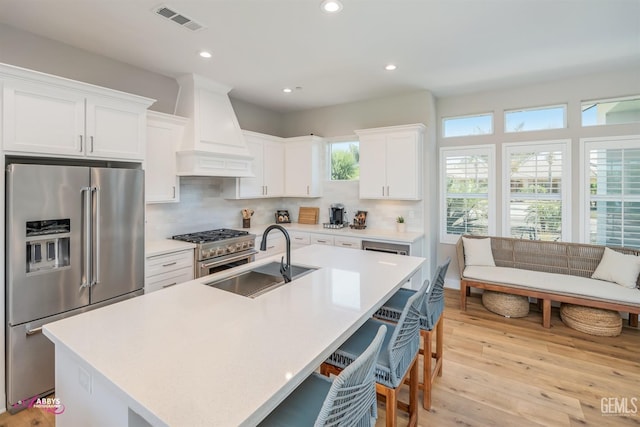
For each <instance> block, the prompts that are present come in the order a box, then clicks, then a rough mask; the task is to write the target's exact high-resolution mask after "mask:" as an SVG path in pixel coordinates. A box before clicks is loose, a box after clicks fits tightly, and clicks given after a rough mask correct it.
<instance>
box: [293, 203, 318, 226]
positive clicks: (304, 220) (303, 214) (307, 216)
mask: <svg viewBox="0 0 640 427" xmlns="http://www.w3.org/2000/svg"><path fill="white" fill-rule="evenodd" d="M319 217H320V208H305V207H300V211H299V212H298V223H299V224H317V223H318V218H319Z"/></svg>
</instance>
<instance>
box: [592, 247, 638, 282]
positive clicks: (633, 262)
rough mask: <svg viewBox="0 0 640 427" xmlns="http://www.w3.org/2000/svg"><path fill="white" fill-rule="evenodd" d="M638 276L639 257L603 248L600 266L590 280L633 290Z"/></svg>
mask: <svg viewBox="0 0 640 427" xmlns="http://www.w3.org/2000/svg"><path fill="white" fill-rule="evenodd" d="M638 274H640V257H638V256H635V255H625V254H621V253H620V252H616V251H614V250H613V249H609V248H604V253H603V254H602V259H601V260H600V264H598V268H596V271H594V272H593V275H592V276H591V278H592V279H600V280H606V281H607V282H614V283H617V284H618V285H621V286H624V287H625V288H630V289H633V288H635V287H636V281H637V280H638Z"/></svg>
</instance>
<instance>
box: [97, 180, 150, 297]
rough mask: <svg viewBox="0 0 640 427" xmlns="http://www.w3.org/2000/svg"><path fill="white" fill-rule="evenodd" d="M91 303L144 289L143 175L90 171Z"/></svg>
mask: <svg viewBox="0 0 640 427" xmlns="http://www.w3.org/2000/svg"><path fill="white" fill-rule="evenodd" d="M91 186H92V187H93V188H94V190H93V191H92V193H93V194H92V204H93V221H92V223H93V227H92V234H93V249H92V277H91V304H94V303H96V302H100V301H105V300H108V299H110V298H113V297H115V296H118V295H123V294H126V293H128V292H133V291H135V290H138V289H142V288H143V287H144V195H143V191H144V172H143V171H141V170H138V169H106V168H92V169H91Z"/></svg>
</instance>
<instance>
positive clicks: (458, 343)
mask: <svg viewBox="0 0 640 427" xmlns="http://www.w3.org/2000/svg"><path fill="white" fill-rule="evenodd" d="M444 316H445V325H444V331H445V341H444V346H445V353H444V373H443V376H442V377H440V378H438V379H437V380H436V383H435V385H434V389H433V407H432V409H431V411H430V412H427V411H425V410H423V409H422V407H420V411H419V417H418V423H419V425H421V426H517V427H524V426H553V427H556V426H558V427H559V426H577V425H580V426H598V427H600V426H616V427H617V426H640V330H639V329H635V328H629V327H627V326H625V327H624V328H623V331H622V335H620V336H619V337H615V338H605V337H594V336H590V335H586V334H583V333H580V332H577V331H574V330H573V329H569V328H567V327H566V326H564V324H563V323H562V321H561V320H560V317H559V314H558V311H557V310H554V312H553V315H552V319H551V324H552V327H551V329H544V328H543V327H542V325H541V324H540V323H541V314H540V313H538V312H537V311H536V306H534V305H532V306H531V313H530V314H529V316H528V317H525V318H522V319H506V318H503V317H500V316H498V315H496V314H493V313H490V312H488V311H487V310H485V309H484V307H483V306H482V303H481V302H480V298H479V297H478V296H472V297H471V298H470V299H469V301H468V309H467V311H466V312H461V311H460V310H459V308H458V292H457V291H452V290H449V289H448V290H447V291H446V309H445V314H444ZM405 388H406V387H405ZM404 393H405V395H404V396H402V398H405V399H406V391H404ZM608 397H611V398H615V397H617V398H625V397H626V398H627V399H631V398H636V399H638V400H637V403H636V404H637V406H638V413H637V414H636V415H629V416H626V417H622V416H605V415H603V414H602V411H601V399H602V398H608ZM632 408H633V407H632V406H631V405H630V409H632ZM400 417H401V418H402V415H400ZM54 425H55V422H54V418H53V416H52V415H50V414H46V413H43V412H41V411H37V410H33V409H30V410H25V411H22V412H20V413H18V414H16V415H14V416H10V415H9V414H8V413H5V414H2V415H0V427H22V426H25V427H26V426H41V427H50V426H54ZM399 425H400V426H403V425H406V419H401V420H400V422H399ZM376 426H384V407H383V406H382V405H380V411H379V414H378V422H377V424H376Z"/></svg>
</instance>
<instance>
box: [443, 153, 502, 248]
mask: <svg viewBox="0 0 640 427" xmlns="http://www.w3.org/2000/svg"><path fill="white" fill-rule="evenodd" d="M440 174H441V176H440V203H441V206H440V224H441V225H440V240H441V242H442V243H455V242H457V240H458V238H459V237H460V235H462V234H474V235H481V236H487V235H491V234H494V233H495V213H494V208H493V207H494V206H495V191H494V188H495V147H494V146H487V145H482V146H473V147H451V148H448V147H443V148H441V149H440Z"/></svg>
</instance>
